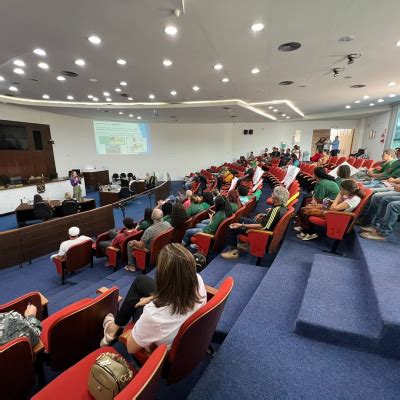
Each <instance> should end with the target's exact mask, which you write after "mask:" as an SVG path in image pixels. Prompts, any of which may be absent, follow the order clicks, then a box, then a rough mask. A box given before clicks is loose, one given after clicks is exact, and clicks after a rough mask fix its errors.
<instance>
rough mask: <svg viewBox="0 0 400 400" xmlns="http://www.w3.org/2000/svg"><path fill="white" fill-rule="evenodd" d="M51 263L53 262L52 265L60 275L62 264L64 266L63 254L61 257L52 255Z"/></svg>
mask: <svg viewBox="0 0 400 400" xmlns="http://www.w3.org/2000/svg"><path fill="white" fill-rule="evenodd" d="M53 263H54V265H55V266H56V269H57V272H58V273H59V274H60V275H62V273H63V266H64V263H65V257H64V256H62V257H60V256H55V257H53Z"/></svg>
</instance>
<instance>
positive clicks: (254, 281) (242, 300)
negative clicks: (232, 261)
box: [216, 264, 267, 335]
mask: <svg viewBox="0 0 400 400" xmlns="http://www.w3.org/2000/svg"><path fill="white" fill-rule="evenodd" d="M266 272H267V269H266V268H264V267H256V266H254V265H249V264H236V265H235V266H234V267H233V268H232V269H231V270H230V271H229V272H228V273H227V274H226V275H225V276H224V277H223V278H222V279H221V280H220V281H219V282H218V284H217V285H216V286H217V287H219V285H220V284H221V283H222V282H223V281H224V279H225V278H226V277H228V276H231V277H232V278H233V279H234V281H235V283H234V286H233V289H232V293H231V294H230V296H229V298H228V301H227V302H226V304H225V308H224V311H223V313H222V315H221V318H220V320H219V322H218V325H217V328H216V331H217V332H219V333H220V334H222V335H227V334H228V333H229V331H230V330H231V328H232V326H233V325H234V323H235V322H236V320H237V319H238V318H239V315H240V314H241V313H242V311H243V309H244V308H245V307H246V304H247V303H248V302H249V300H250V299H251V298H252V297H253V294H254V292H255V291H256V289H257V287H258V286H259V284H260V282H261V281H262V279H263V278H264V275H265V274H266Z"/></svg>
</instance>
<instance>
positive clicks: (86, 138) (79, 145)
mask: <svg viewBox="0 0 400 400" xmlns="http://www.w3.org/2000/svg"><path fill="white" fill-rule="evenodd" d="M0 119H5V120H12V121H23V122H32V123H41V124H48V125H50V131H51V135H52V138H53V139H54V141H55V144H54V146H53V149H54V157H55V160H56V168H57V172H58V174H59V175H60V176H65V175H66V174H67V173H68V171H69V170H70V169H72V168H84V167H85V165H87V164H93V165H95V167H96V168H97V169H108V170H109V171H110V173H113V172H133V173H134V174H136V175H137V176H144V175H145V173H146V172H152V171H155V172H156V174H157V176H159V177H160V178H161V179H164V178H165V176H166V173H167V172H169V173H170V174H171V176H172V179H180V178H182V177H183V176H184V175H185V174H186V173H187V172H189V171H195V170H198V169H200V168H203V167H206V166H209V165H212V164H220V163H222V162H224V161H229V160H234V159H236V158H238V157H239V156H240V155H243V154H246V153H248V152H250V151H254V152H255V154H259V153H260V151H261V150H262V149H264V148H265V147H268V148H269V149H271V148H272V147H273V146H278V147H279V146H280V144H281V142H285V143H286V144H287V145H288V146H290V147H292V145H293V143H292V139H293V136H294V133H295V130H296V129H300V130H301V148H302V149H303V151H306V150H307V151H310V148H311V139H312V134H313V130H314V129H330V128H349V129H350V128H354V129H356V134H357V133H358V131H357V127H358V128H359V127H360V125H359V123H358V121H357V120H332V121H298V122H296V121H293V122H268V123H252V124H245V123H238V124H232V123H229V124H176V123H170V124H151V125H150V132H151V133H150V135H151V147H152V151H151V153H150V154H147V155H129V156H128V155H126V156H105V155H97V154H96V147H95V141H94V133H93V122H92V120H91V119H86V118H78V117H70V116H65V115H60V114H55V113H50V112H45V111H38V110H34V109H30V108H26V107H18V106H10V105H0ZM244 129H253V132H254V134H253V135H243V130H244ZM377 131H378V129H377ZM379 152H380V150H379V151H378V153H379Z"/></svg>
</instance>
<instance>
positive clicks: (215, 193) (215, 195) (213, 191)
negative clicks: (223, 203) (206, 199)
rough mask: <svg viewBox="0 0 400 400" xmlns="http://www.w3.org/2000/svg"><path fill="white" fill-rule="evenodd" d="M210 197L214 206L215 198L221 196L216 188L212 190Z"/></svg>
mask: <svg viewBox="0 0 400 400" xmlns="http://www.w3.org/2000/svg"><path fill="white" fill-rule="evenodd" d="M211 193H212V195H213V204H214V200H215V198H216V197H218V196H221V193H220V192H219V190H218V189H217V188H215V189H213V190H212V192H211Z"/></svg>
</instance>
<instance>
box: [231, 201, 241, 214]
mask: <svg viewBox="0 0 400 400" xmlns="http://www.w3.org/2000/svg"><path fill="white" fill-rule="evenodd" d="M231 207H232V212H233V213H235V212H236V211H237V210H239V206H238V205H237V204H236V203H231Z"/></svg>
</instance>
